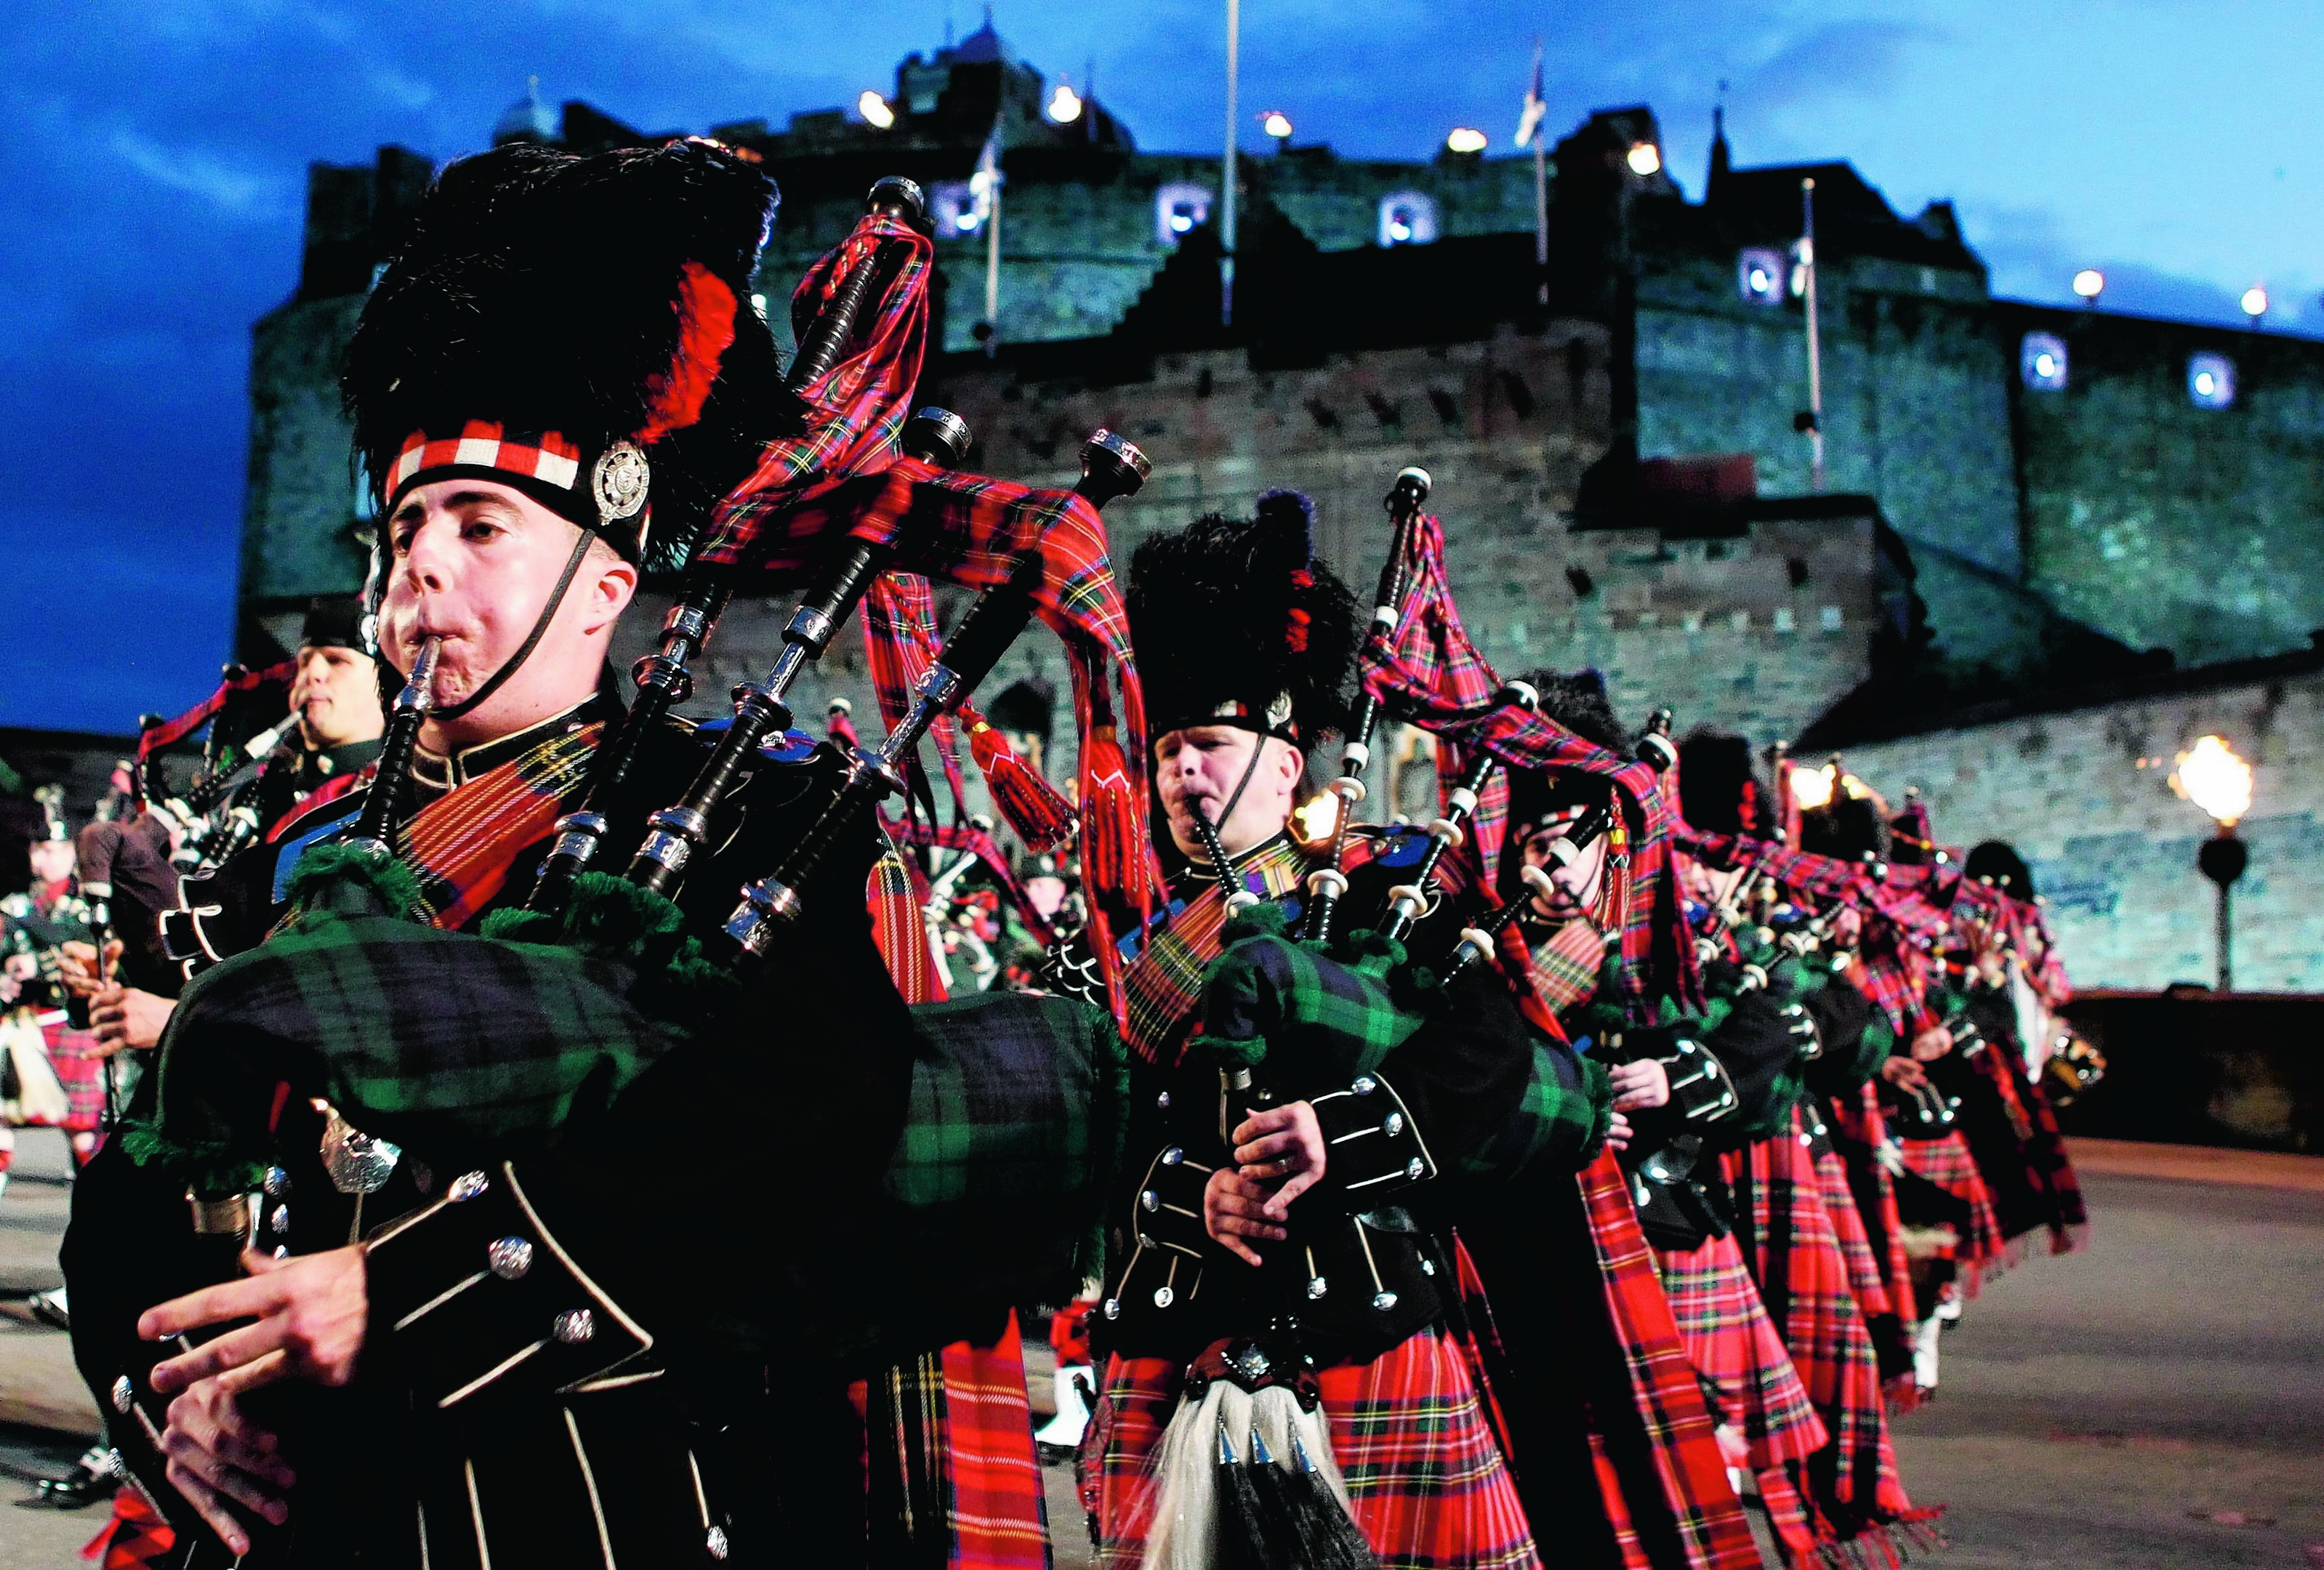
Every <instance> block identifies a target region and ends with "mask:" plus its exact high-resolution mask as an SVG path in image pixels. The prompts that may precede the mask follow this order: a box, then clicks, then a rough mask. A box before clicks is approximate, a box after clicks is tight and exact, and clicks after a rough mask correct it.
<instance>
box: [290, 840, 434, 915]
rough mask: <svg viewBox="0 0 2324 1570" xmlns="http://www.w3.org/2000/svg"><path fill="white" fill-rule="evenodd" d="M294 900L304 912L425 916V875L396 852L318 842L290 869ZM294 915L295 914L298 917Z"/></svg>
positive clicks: (315, 913)
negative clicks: (422, 885) (422, 900)
mask: <svg viewBox="0 0 2324 1570" xmlns="http://www.w3.org/2000/svg"><path fill="white" fill-rule="evenodd" d="M290 903H291V905H292V906H293V907H294V908H295V909H296V910H297V912H298V914H299V915H325V914H327V915H332V916H401V917H405V918H407V919H412V920H424V919H425V917H424V915H423V914H422V912H423V911H424V910H425V909H426V908H425V907H424V906H423V905H422V904H421V903H420V880H419V879H418V878H416V877H414V876H413V875H412V873H411V869H410V868H409V867H407V866H405V865H404V864H402V863H401V862H400V861H397V860H396V859H395V858H394V857H392V856H375V855H373V854H371V853H370V852H368V851H365V850H362V849H359V848H358V847H356V846H355V845H316V846H314V847H312V848H311V849H309V851H308V852H307V853H306V854H304V855H302V856H300V858H299V864H298V866H297V867H295V868H293V869H292V871H291V888H290ZM293 919H294V920H295V919H296V917H295V916H294V918H293Z"/></svg>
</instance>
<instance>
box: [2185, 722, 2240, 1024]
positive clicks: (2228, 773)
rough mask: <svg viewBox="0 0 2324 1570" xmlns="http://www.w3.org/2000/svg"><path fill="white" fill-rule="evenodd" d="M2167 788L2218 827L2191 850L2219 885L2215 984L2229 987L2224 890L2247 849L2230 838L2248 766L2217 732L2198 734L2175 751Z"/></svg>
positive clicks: (2229, 934)
mask: <svg viewBox="0 0 2324 1570" xmlns="http://www.w3.org/2000/svg"><path fill="white" fill-rule="evenodd" d="M2171 789H2172V790H2175V791H2177V792H2178V793H2179V794H2180V795H2181V796H2183V797H2185V798H2186V799H2188V800H2190V801H2191V802H2193V803H2194V804H2195V805H2196V806H2198V807H2199V808H2202V809H2203V810H2204V811H2205V812H2207V813H2209V814H2210V816H2211V818H2212V821H2214V822H2216V823H2217V824H2218V826H2219V832H2218V834H2217V835H2215V836H2212V837H2211V838H2209V839H2207V840H2205V841H2204V842H2203V846H2202V849H2200V850H2199V851H2197V852H2196V853H2195V864H2196V865H2197V866H2199V867H2200V868H2201V869H2202V871H2203V875H2204V876H2205V877H2207V878H2209V879H2210V880H2211V882H2214V883H2216V884H2218V889H2219V913H2218V916H2219V932H2218V946H2219V987H2218V990H2219V991H2221V992H2223V993H2228V992H2233V991H2235V985H2236V980H2235V977H2236V967H2235V956H2234V948H2233V926H2232V919H2231V911H2232V909H2233V907H2232V905H2231V903H2230V896H2229V894H2228V890H2229V889H2230V888H2231V887H2232V886H2233V885H2234V883H2235V881H2236V879H2237V878H2240V877H2242V876H2243V875H2244V868H2245V867H2246V866H2248V865H2249V864H2250V863H2251V852H2250V850H2249V849H2248V848H2246V845H2244V842H2243V841H2242V840H2240V839H2238V838H2236V823H2237V822H2238V821H2239V820H2241V818H2242V817H2243V816H2244V815H2245V814H2246V813H2247V812H2249V811H2250V810H2251V804H2252V766H2251V765H2250V764H2249V763H2246V762H2244V761H2243V760H2242V759H2241V758H2238V757H2237V756H2236V750H2235V749H2234V748H2233V747H2230V746H2229V745H2227V739H2226V738H2225V737H2223V736H2199V737H2197V738H2196V740H2195V744H2194V745H2193V746H2191V747H2190V748H2188V749H2187V750H2186V751H2185V752H2183V753H2180V754H2179V756H2178V759H2177V767H2175V768H2173V769H2172V771H2171Z"/></svg>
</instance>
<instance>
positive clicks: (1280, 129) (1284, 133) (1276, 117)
mask: <svg viewBox="0 0 2324 1570" xmlns="http://www.w3.org/2000/svg"><path fill="white" fill-rule="evenodd" d="M1259 129H1260V130H1262V131H1265V132H1266V133H1267V134H1268V135H1269V136H1272V137H1274V138H1275V139H1276V140H1277V142H1281V141H1283V140H1285V139H1286V138H1287V137H1288V136H1289V135H1290V134H1291V116H1290V115H1286V114H1285V113H1284V112H1283V111H1282V110H1280V109H1269V110H1268V112H1267V113H1266V114H1264V115H1260V116H1259Z"/></svg>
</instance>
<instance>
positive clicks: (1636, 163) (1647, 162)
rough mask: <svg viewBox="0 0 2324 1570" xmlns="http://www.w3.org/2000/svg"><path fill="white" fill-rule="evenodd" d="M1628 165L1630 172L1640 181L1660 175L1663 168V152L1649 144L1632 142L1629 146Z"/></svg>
mask: <svg viewBox="0 0 2324 1570" xmlns="http://www.w3.org/2000/svg"><path fill="white" fill-rule="evenodd" d="M1629 163H1630V172H1631V173H1632V174H1635V175H1637V177H1638V178H1639V179H1640V180H1645V179H1646V178H1647V177H1648V176H1649V175H1655V174H1660V173H1661V172H1662V168H1663V151H1662V149H1661V148H1659V147H1656V146H1655V144H1654V143H1651V142H1634V143H1631V144H1630V153H1629Z"/></svg>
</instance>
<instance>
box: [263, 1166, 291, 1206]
mask: <svg viewBox="0 0 2324 1570" xmlns="http://www.w3.org/2000/svg"><path fill="white" fill-rule="evenodd" d="M262 1186H263V1187H264V1188H265V1190H266V1196H267V1197H268V1198H269V1199H282V1198H287V1197H288V1196H290V1193H291V1174H290V1173H288V1172H285V1171H284V1170H283V1169H282V1168H280V1167H269V1168H267V1169H266V1177H265V1178H264V1179H263V1185H262Z"/></svg>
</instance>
